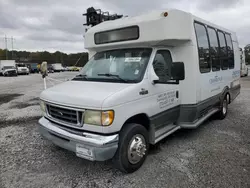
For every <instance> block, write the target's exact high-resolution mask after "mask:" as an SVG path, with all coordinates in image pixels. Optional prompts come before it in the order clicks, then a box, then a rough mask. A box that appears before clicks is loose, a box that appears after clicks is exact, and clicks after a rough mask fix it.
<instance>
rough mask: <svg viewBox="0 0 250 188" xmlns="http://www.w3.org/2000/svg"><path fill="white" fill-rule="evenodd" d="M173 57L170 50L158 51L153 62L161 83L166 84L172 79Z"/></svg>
mask: <svg viewBox="0 0 250 188" xmlns="http://www.w3.org/2000/svg"><path fill="white" fill-rule="evenodd" d="M171 64H172V57H171V54H170V52H169V51H168V50H158V51H157V53H156V55H155V59H154V61H153V68H154V71H155V74H156V75H157V76H158V77H159V83H166V82H167V81H168V80H169V79H170V77H171V74H170V71H171V70H170V69H171Z"/></svg>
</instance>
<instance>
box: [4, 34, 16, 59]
mask: <svg viewBox="0 0 250 188" xmlns="http://www.w3.org/2000/svg"><path fill="white" fill-rule="evenodd" d="M8 40H11V48H12V52H11V58H12V59H13V56H14V40H15V39H14V37H13V36H12V37H11V38H8V37H7V36H6V35H5V36H4V42H5V49H6V60H8Z"/></svg>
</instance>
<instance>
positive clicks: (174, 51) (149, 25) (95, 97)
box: [41, 10, 240, 133]
mask: <svg viewBox="0 0 250 188" xmlns="http://www.w3.org/2000/svg"><path fill="white" fill-rule="evenodd" d="M161 13H162V12H156V13H152V14H147V15H143V16H139V17H135V18H123V19H119V20H115V21H107V22H104V23H101V24H99V25H97V26H95V27H93V28H91V29H89V30H88V32H87V33H86V35H85V48H87V49H88V50H89V51H90V57H92V56H93V55H94V54H95V53H97V52H100V51H104V50H109V49H120V48H132V47H151V48H153V52H152V54H151V58H150V60H149V62H148V65H147V68H146V72H145V74H144V77H143V79H142V81H141V82H139V83H136V84H128V83H105V82H90V81H70V82H66V83H62V84H60V85H58V86H55V87H53V88H50V89H47V90H45V91H44V92H43V93H42V94H41V99H42V100H44V101H48V102H51V103H56V104H59V105H65V106H69V107H76V108H82V109H95V110H114V112H115V118H114V122H113V123H112V125H111V126H107V127H101V126H99V127H98V126H91V125H83V127H82V128H83V129H84V130H87V131H96V132H102V133H113V132H117V131H119V130H120V129H121V128H122V126H123V125H124V123H125V122H126V121H127V120H128V119H129V118H130V117H133V116H135V115H138V114H145V115H146V116H147V117H149V118H150V117H153V116H155V115H157V114H160V113H162V112H164V111H166V110H168V109H172V108H174V107H177V106H180V105H195V104H197V103H199V102H201V101H204V100H206V99H208V98H211V97H213V96H216V95H217V94H220V93H221V92H222V91H223V90H224V89H225V88H226V87H228V88H231V86H232V84H233V83H234V82H237V81H238V80H239V77H240V74H239V73H240V72H239V71H240V56H239V50H238V42H237V38H236V35H235V33H233V32H230V31H229V30H226V29H224V28H221V27H219V26H216V25H214V24H211V23H209V22H206V21H204V20H202V19H200V18H197V17H195V16H193V15H191V14H189V13H185V12H182V11H178V10H169V11H168V13H169V14H168V16H167V17H163V16H162V14H161ZM195 20H196V21H200V22H203V23H204V24H209V25H210V26H213V27H216V28H218V29H221V30H223V31H226V32H228V33H230V34H231V36H232V40H233V47H234V59H235V66H234V69H230V70H226V71H218V72H210V73H206V74H201V73H200V70H199V58H198V49H197V41H196V35H195V30H194V26H193V23H194V21H195ZM133 25H138V26H139V28H140V37H139V39H138V40H131V41H125V42H114V43H107V44H101V45H96V44H95V42H94V35H95V33H96V32H101V31H105V30H111V29H117V28H122V27H127V26H133ZM158 49H166V50H169V51H170V53H171V56H172V60H173V62H183V63H184V65H185V79H184V80H182V81H180V83H179V84H176V85H172V84H155V85H154V84H152V82H151V72H152V71H151V69H152V63H153V59H154V56H155V52H156V50H158ZM217 77H219V78H221V79H216V81H211V80H213V79H214V78H217ZM142 89H145V90H148V94H147V95H139V92H140V91H141V90H142ZM176 92H178V93H179V98H177V97H176V96H175V93H176ZM164 95H166V96H167V95H169V97H168V99H169V100H166V101H164V102H166V103H167V105H166V106H165V107H164V106H163V107H162V106H161V103H160V102H161V97H162V96H164ZM163 100H165V99H164V97H163Z"/></svg>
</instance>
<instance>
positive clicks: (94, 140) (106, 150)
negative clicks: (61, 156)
mask: <svg viewBox="0 0 250 188" xmlns="http://www.w3.org/2000/svg"><path fill="white" fill-rule="evenodd" d="M39 132H40V134H41V135H42V136H43V137H45V138H46V139H48V140H50V141H52V142H53V143H54V144H56V145H58V146H60V147H62V148H65V149H67V150H70V151H73V152H75V153H76V155H77V156H78V157H81V158H85V159H88V160H91V161H105V160H108V159H111V158H112V157H113V156H114V155H115V152H116V150H117V148H118V139H119V138H118V134H115V135H111V136H102V135H98V134H90V133H85V132H83V133H82V136H80V135H77V134H73V133H70V132H68V131H66V130H63V129H61V128H59V127H58V126H57V125H56V124H54V123H52V122H50V121H49V120H47V119H45V118H44V117H42V118H41V119H40V120H39Z"/></svg>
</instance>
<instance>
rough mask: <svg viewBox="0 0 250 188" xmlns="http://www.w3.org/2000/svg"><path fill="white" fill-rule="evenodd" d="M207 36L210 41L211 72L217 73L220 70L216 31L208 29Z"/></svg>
mask: <svg viewBox="0 0 250 188" xmlns="http://www.w3.org/2000/svg"><path fill="white" fill-rule="evenodd" d="M207 31H208V35H209V41H210V56H211V59H212V70H213V71H219V70H220V59H219V57H218V55H219V44H218V38H217V34H216V31H215V30H214V29H212V28H208V29H207Z"/></svg>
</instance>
